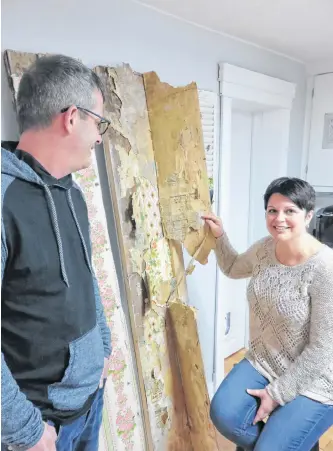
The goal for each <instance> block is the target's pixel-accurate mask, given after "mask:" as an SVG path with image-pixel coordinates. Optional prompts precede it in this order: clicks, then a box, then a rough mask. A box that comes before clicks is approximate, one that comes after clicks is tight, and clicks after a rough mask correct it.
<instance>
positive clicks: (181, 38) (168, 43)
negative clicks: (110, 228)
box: [1, 0, 306, 378]
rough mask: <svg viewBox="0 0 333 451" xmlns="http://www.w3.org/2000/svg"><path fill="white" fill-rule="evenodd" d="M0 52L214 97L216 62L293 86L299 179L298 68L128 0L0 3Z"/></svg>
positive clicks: (12, 134)
mask: <svg viewBox="0 0 333 451" xmlns="http://www.w3.org/2000/svg"><path fill="white" fill-rule="evenodd" d="M1 45H2V51H3V50H5V49H12V50H19V51H26V52H49V53H57V52H58V53H65V54H68V55H71V56H74V57H78V58H81V59H82V60H83V62H85V63H86V64H87V65H89V66H91V67H93V66H95V65H98V64H99V65H114V64H119V63H121V62H127V63H129V64H131V66H132V67H133V69H135V70H137V71H139V72H144V71H150V70H155V71H156V72H157V73H158V74H159V76H160V78H161V79H162V80H163V81H166V82H169V83H171V84H173V85H183V84H186V83H189V82H191V81H196V82H197V84H198V87H199V88H200V89H206V90H211V91H215V92H218V83H217V65H218V63H219V62H229V63H231V64H234V65H239V66H242V67H244V68H247V69H250V70H254V71H258V72H262V73H264V74H266V75H270V76H273V77H278V78H281V79H283V80H286V81H291V82H294V83H297V93H296V99H295V103H294V108H293V111H292V119H291V133H290V149H291V151H290V154H289V173H290V174H293V175H299V174H300V167H301V155H302V139H303V122H304V108H305V90H306V72H305V66H303V65H302V64H300V63H297V62H294V61H292V60H290V59H287V58H283V57H281V56H277V55H276V54H273V53H270V52H268V51H266V50H261V49H259V48H257V47H254V46H251V45H246V44H244V43H242V42H239V41H236V40H233V39H230V38H227V37H224V36H221V35H219V34H216V33H211V32H209V31H206V30H203V29H200V28H197V27H195V26H192V25H189V24H186V23H183V22H181V21H178V20H176V19H173V18H171V17H168V16H163V15H160V14H159V13H157V12H155V11H153V10H150V9H147V8H145V7H143V6H141V5H138V4H136V3H132V2H131V1H130V0H107V1H105V2H94V1H91V0H47V1H46V0H29V1H23V0H2V42H1ZM4 80H5V73H4V71H2V103H1V116H2V128H1V135H2V136H1V137H2V139H15V138H16V137H17V127H16V124H15V115H14V113H13V109H12V106H11V98H10V95H9V91H8V86H7V82H6V81H4ZM210 260H214V256H211V258H210ZM210 264H211V265H212V266H210V267H214V264H213V263H211V262H210ZM198 270H199V268H198ZM208 270H209V266H207V267H204V268H203V267H201V271H198V273H197V274H199V272H200V274H202V275H203V274H205V296H206V299H207V304H209V305H210V306H211V307H212V306H213V305H214V303H215V273H210V274H209V277H208V275H207V274H206V273H207V271H208ZM191 277H193V278H194V277H195V276H194V275H193V276H191ZM197 277H199V276H198V275H197ZM201 280H202V279H201ZM189 291H191V290H189ZM194 292H195V290H194ZM195 303H196V301H195V299H193V304H195ZM210 321H211V326H209V323H210ZM210 321H209V320H207V321H206V319H205V318H204V317H202V316H201V320H200V324H201V327H200V329H201V330H203V332H201V333H200V337H201V341H202V345H203V354H204V358H205V366H206V374H207V378H209V374H212V365H213V355H212V352H213V342H212V338H213V336H214V330H213V319H210ZM207 326H208V327H207ZM205 331H206V332H209V336H208V335H207V333H206V332H205ZM203 334H205V335H204V336H203Z"/></svg>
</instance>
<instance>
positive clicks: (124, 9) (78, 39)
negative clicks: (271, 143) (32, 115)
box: [1, 0, 306, 175]
mask: <svg viewBox="0 0 333 451" xmlns="http://www.w3.org/2000/svg"><path fill="white" fill-rule="evenodd" d="M1 32H2V33H1V34H2V42H1V46H2V50H4V49H12V50H21V51H32V52H62V53H66V54H68V55H72V56H75V57H79V58H81V59H82V60H83V61H84V62H85V63H86V64H88V65H90V66H94V65H97V64H116V63H121V62H128V63H130V64H131V65H132V67H133V68H134V69H135V70H137V71H140V72H141V71H149V70H155V71H157V73H158V74H159V75H160V77H161V78H162V79H163V80H164V81H167V82H170V83H172V84H175V85H177V84H179V85H181V84H185V83H188V82H191V81H192V80H195V81H196V82H197V83H198V86H199V88H201V89H208V90H213V91H216V90H217V81H216V78H217V63H218V62H219V61H221V62H223V61H225V62H229V63H232V64H235V65H240V66H243V67H245V68H248V69H251V70H254V71H258V72H262V73H264V74H267V75H271V76H274V77H278V78H282V79H284V80H287V81H292V82H296V83H297V96H296V99H295V105H294V109H293V112H292V123H291V136H290V149H292V151H291V152H290V158H289V172H290V174H293V175H298V174H299V171H300V164H301V153H302V132H303V121H304V106H305V89H306V84H305V83H306V80H305V66H303V65H302V64H299V63H297V62H294V61H292V60H289V59H286V58H283V57H281V56H277V55H275V54H273V53H270V52H267V51H265V50H261V49H259V48H257V47H252V46H250V45H246V44H244V43H242V42H239V41H236V40H233V39H230V38H227V37H224V36H221V35H218V34H216V33H211V32H209V31H206V30H203V29H200V28H197V27H195V26H192V25H189V24H185V23H183V22H181V21H178V20H176V19H173V18H171V17H168V16H163V15H160V14H159V13H157V12H155V11H153V10H150V9H147V8H145V7H143V6H141V5H138V4H136V3H132V2H131V1H129V0H107V1H106V2H98V3H96V2H93V1H91V0H48V1H45V0H29V1H26V2H24V1H22V0H2V30H1ZM4 77H5V74H4V73H3V75H2V80H3V79H4ZM2 84H3V83H2ZM2 91H3V98H2V104H1V108H2V109H1V115H2V129H1V136H2V139H12V138H15V135H16V127H15V126H14V123H15V122H14V115H13V113H12V108H11V106H10V96H9V95H8V93H6V91H7V90H6V86H4V87H3V88H2Z"/></svg>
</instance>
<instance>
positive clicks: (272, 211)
mask: <svg viewBox="0 0 333 451" xmlns="http://www.w3.org/2000/svg"><path fill="white" fill-rule="evenodd" d="M268 213H270V214H273V213H276V210H274V208H270V209H269V210H268Z"/></svg>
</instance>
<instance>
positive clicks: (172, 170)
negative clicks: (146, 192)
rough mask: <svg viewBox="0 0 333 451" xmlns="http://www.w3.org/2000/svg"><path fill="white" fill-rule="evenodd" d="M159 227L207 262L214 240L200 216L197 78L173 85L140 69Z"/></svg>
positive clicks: (202, 171) (203, 202)
mask: <svg viewBox="0 0 333 451" xmlns="http://www.w3.org/2000/svg"><path fill="white" fill-rule="evenodd" d="M144 84H145V90H146V97H147V105H148V112H149V123H150V127H151V133H152V140H153V143H154V154H155V161H156V165H157V174H158V189H159V197H160V206H161V214H162V223H163V230H164V234H165V237H166V238H169V239H172V240H177V241H181V242H182V243H184V246H185V248H186V249H187V251H188V252H189V253H190V255H192V256H193V255H194V254H195V252H196V251H197V249H198V248H199V247H200V245H201V244H202V242H203V240H205V243H204V245H203V246H202V248H201V249H200V252H198V254H197V255H196V260H198V261H199V262H200V263H206V261H207V258H208V255H209V253H210V251H211V250H212V249H213V248H214V246H215V239H214V237H213V236H212V235H211V233H210V232H209V230H208V228H205V227H203V221H202V219H201V215H202V214H203V213H205V212H209V211H211V203H210V195H209V189H208V187H209V183H208V176H207V165H206V156H205V149H204V145H203V137H202V128H201V118H200V109H199V98H198V90H197V86H196V84H195V83H191V84H190V85H188V86H185V87H181V88H174V87H172V86H170V85H168V84H167V83H162V82H161V81H160V80H159V78H158V76H157V75H156V73H155V72H148V73H145V74H144Z"/></svg>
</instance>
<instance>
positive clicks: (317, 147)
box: [307, 73, 333, 190]
mask: <svg viewBox="0 0 333 451" xmlns="http://www.w3.org/2000/svg"><path fill="white" fill-rule="evenodd" d="M332 168H333V73H329V74H323V75H317V76H316V77H315V80H314V96H313V103H312V115H311V131H310V143H309V159H308V172H307V180H308V181H309V183H311V184H312V185H315V186H318V187H322V188H323V189H324V188H325V187H329V188H330V189H329V190H333V169H332Z"/></svg>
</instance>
